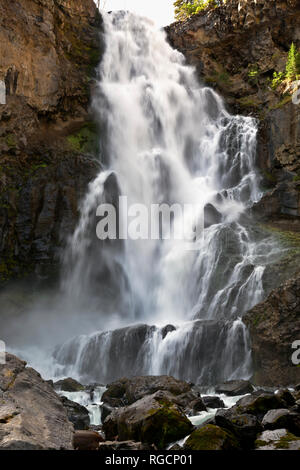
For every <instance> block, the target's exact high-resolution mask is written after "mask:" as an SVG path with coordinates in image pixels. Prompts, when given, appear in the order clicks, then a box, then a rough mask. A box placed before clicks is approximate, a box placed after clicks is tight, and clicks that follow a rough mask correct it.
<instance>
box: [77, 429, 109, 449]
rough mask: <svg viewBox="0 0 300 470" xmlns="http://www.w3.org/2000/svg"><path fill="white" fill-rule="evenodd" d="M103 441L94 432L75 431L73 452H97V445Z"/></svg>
mask: <svg viewBox="0 0 300 470" xmlns="http://www.w3.org/2000/svg"><path fill="white" fill-rule="evenodd" d="M103 441H104V439H103V437H102V436H100V434H99V433H97V432H95V431H75V434H74V449H75V450H98V449H99V444H100V443H101V442H103Z"/></svg>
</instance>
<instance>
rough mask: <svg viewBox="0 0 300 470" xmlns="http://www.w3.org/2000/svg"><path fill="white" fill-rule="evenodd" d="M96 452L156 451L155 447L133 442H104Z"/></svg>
mask: <svg viewBox="0 0 300 470" xmlns="http://www.w3.org/2000/svg"><path fill="white" fill-rule="evenodd" d="M98 450H99V451H102V452H112V451H114V452H115V451H117V452H118V451H120V450H156V447H155V446H153V445H152V446H150V445H148V444H142V443H141V442H135V441H123V442H119V441H105V442H101V443H100V444H99V448H98Z"/></svg>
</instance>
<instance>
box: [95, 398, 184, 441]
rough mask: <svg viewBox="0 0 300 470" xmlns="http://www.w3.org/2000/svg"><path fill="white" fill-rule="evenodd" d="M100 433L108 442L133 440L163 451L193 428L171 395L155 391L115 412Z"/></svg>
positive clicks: (106, 420)
mask: <svg viewBox="0 0 300 470" xmlns="http://www.w3.org/2000/svg"><path fill="white" fill-rule="evenodd" d="M103 430H104V432H105V436H106V439H108V440H116V439H117V440H119V441H126V440H134V441H138V442H143V443H147V444H155V445H156V446H157V448H158V449H163V448H164V447H165V446H166V445H167V444H169V443H171V442H175V441H177V440H178V439H182V438H183V437H185V436H187V435H188V434H189V433H191V431H192V430H193V425H192V424H191V422H190V421H189V420H188V419H187V417H186V416H185V414H184V413H183V412H182V410H181V408H180V407H179V406H178V405H176V404H174V402H173V396H172V395H170V394H169V393H168V392H164V391H158V392H156V393H154V394H153V395H147V396H145V397H143V398H141V399H140V400H138V401H136V402H134V403H133V404H131V405H129V406H127V407H122V408H117V409H115V410H114V411H113V412H112V413H111V414H110V415H109V416H108V417H107V418H106V419H105V421H104V424H103Z"/></svg>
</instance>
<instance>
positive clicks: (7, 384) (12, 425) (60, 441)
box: [0, 354, 74, 450]
mask: <svg viewBox="0 0 300 470" xmlns="http://www.w3.org/2000/svg"><path fill="white" fill-rule="evenodd" d="M73 433H74V428H73V424H72V423H70V421H69V420H68V417H67V412H66V410H65V408H64V407H63V404H62V402H61V399H60V397H59V396H58V395H57V394H56V393H55V391H54V389H53V387H52V386H51V385H49V383H47V382H45V381H44V380H43V379H42V378H41V376H40V374H39V373H38V372H36V371H35V370H33V369H31V368H29V367H26V362H24V361H21V360H20V359H18V358H17V357H15V356H13V355H12V354H6V363H5V364H0V449H6V450H60V449H63V450H71V449H73Z"/></svg>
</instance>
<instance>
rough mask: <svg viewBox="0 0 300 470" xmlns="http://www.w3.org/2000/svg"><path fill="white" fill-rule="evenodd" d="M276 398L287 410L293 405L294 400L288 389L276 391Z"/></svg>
mask: <svg viewBox="0 0 300 470" xmlns="http://www.w3.org/2000/svg"><path fill="white" fill-rule="evenodd" d="M276 396H277V398H279V400H282V401H283V402H284V403H285V404H286V406H287V408H289V407H291V406H293V405H294V404H295V398H294V397H293V395H292V393H291V392H290V391H289V390H288V389H280V390H278V392H276Z"/></svg>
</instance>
